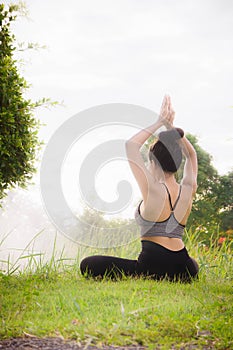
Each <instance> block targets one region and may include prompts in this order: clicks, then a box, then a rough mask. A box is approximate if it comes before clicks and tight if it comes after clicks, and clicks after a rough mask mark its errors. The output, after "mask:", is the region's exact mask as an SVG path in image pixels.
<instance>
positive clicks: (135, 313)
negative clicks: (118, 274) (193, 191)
mask: <svg viewBox="0 0 233 350" xmlns="http://www.w3.org/2000/svg"><path fill="white" fill-rule="evenodd" d="M186 244H187V248H188V249H189V252H190V254H191V255H192V256H193V257H195V258H196V259H197V260H198V262H199V264H200V276H199V280H198V281H194V282H193V283H192V284H180V283H170V282H167V281H163V282H155V281H153V280H149V279H147V280H145V279H126V278H123V280H121V281H109V280H107V279H105V280H103V281H97V280H91V279H85V278H84V277H82V276H80V273H79V268H78V266H79V261H80V259H81V258H82V257H84V256H86V255H89V254H91V253H93V252H94V253H99V252H97V251H94V250H88V249H87V248H81V247H80V250H79V252H78V259H77V260H76V261H73V262H72V263H71V264H68V263H67V261H66V260H65V259H64V258H62V256H61V257H60V258H59V259H55V257H54V258H53V259H52V260H51V261H49V262H47V263H43V261H42V260H41V259H39V260H38V259H37V260H35V257H34V256H33V254H31V256H29V257H27V258H26V254H25V253H24V254H23V255H22V256H21V257H20V258H22V259H29V260H28V264H27V267H26V269H25V270H24V271H22V272H19V271H18V273H17V270H15V268H13V269H11V267H12V266H11V265H10V264H9V262H8V263H7V264H6V266H8V268H6V270H5V272H3V273H2V274H1V277H0V288H1V296H0V338H2V339H4V338H8V337H16V336H20V337H21V336H24V335H25V333H29V334H32V335H36V336H39V337H44V336H58V335H59V336H63V337H64V338H66V339H75V340H76V341H80V342H84V343H92V344H97V345H101V344H111V345H112V344H114V345H129V344H141V345H144V346H148V347H149V348H151V349H155V348H156V346H160V348H161V349H171V348H172V347H175V348H176V349H178V348H185V347H186V348H188V347H189V346H191V345H193V346H196V348H200V349H203V348H208V347H209V348H214V349H230V348H232V347H233V342H232V329H233V324H232V315H233V313H232V301H233V298H232V277H233V273H232V249H231V245H232V244H231V242H230V241H228V242H227V241H226V242H224V244H223V245H222V246H218V245H217V244H216V240H215V241H213V244H212V246H211V247H209V248H207V247H206V246H204V245H203V244H201V243H200V242H199V243H198V236H197V235H196V236H195V234H194V233H193V234H191V233H190V235H189V236H188V235H187V238H186ZM139 249H140V245H139V243H138V242H134V243H132V244H130V245H128V246H125V247H120V248H117V249H114V250H113V249H112V250H111V251H110V250H108V251H105V253H106V254H111V253H112V254H114V255H117V256H127V257H132V258H133V257H134V256H133V255H134V254H137V253H138V250H139ZM101 253H103V251H101ZM54 256H55V255H54ZM15 266H17V265H15ZM13 270H15V271H14V273H12V272H13Z"/></svg>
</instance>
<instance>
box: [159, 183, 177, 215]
mask: <svg viewBox="0 0 233 350" xmlns="http://www.w3.org/2000/svg"><path fill="white" fill-rule="evenodd" d="M162 184H163V185H164V186H165V188H166V190H167V193H168V199H169V204H170V207H171V211H174V210H175V208H176V205H177V203H178V200H179V199H180V193H181V187H182V186H181V185H180V190H179V194H178V197H177V198H176V201H175V204H174V206H172V200H171V195H170V192H169V190H168V188H167V186H166V184H165V183H163V182H162Z"/></svg>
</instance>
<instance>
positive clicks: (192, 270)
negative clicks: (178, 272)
mask: <svg viewBox="0 0 233 350" xmlns="http://www.w3.org/2000/svg"><path fill="white" fill-rule="evenodd" d="M187 268H188V272H189V274H190V276H191V277H195V276H197V274H198V271H199V266H198V263H197V261H196V260H195V259H193V258H190V259H189V260H188V263H187Z"/></svg>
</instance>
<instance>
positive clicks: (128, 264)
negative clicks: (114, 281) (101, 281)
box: [80, 255, 137, 278]
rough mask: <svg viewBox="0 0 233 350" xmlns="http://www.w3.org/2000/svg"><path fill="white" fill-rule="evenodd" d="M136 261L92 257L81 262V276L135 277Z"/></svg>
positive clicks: (112, 257)
mask: <svg viewBox="0 0 233 350" xmlns="http://www.w3.org/2000/svg"><path fill="white" fill-rule="evenodd" d="M136 266H137V260H129V259H122V258H117V257H114V256H105V255H94V256H89V257H87V258H85V259H83V260H82V261H81V264H80V270H81V273H82V275H86V276H91V277H97V276H100V277H104V276H106V277H110V278H115V277H122V275H126V276H135V275H136Z"/></svg>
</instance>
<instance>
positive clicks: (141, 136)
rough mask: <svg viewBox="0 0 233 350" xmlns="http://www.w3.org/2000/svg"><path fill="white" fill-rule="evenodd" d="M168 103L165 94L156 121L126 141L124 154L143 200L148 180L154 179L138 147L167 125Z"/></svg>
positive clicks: (167, 97) (168, 99)
mask: <svg viewBox="0 0 233 350" xmlns="http://www.w3.org/2000/svg"><path fill="white" fill-rule="evenodd" d="M169 103H170V97H169V96H165V97H164V100H163V104H162V107H161V111H160V115H159V119H158V121H156V122H155V123H154V124H152V125H150V126H148V127H147V128H145V129H143V130H141V131H139V132H138V133H137V134H136V135H134V136H133V137H131V138H130V139H129V140H128V141H127V142H126V154H127V157H128V161H129V165H130V168H131V170H132V173H133V175H134V177H135V179H136V181H137V183H138V186H139V188H140V190H141V193H142V197H143V200H145V201H146V199H147V194H148V188H149V183H150V181H152V180H153V181H154V180H155V179H154V178H152V175H151V173H150V172H149V171H148V169H147V168H146V166H145V163H144V160H143V158H142V155H141V153H140V148H141V147H142V145H143V144H144V143H145V142H146V140H147V139H148V138H149V137H150V136H151V135H152V134H154V133H155V132H156V131H157V130H158V129H159V128H160V127H161V126H163V125H166V124H167V125H166V126H168V124H169V122H168V119H169V120H170V118H172V117H171V114H170V113H169Z"/></svg>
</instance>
